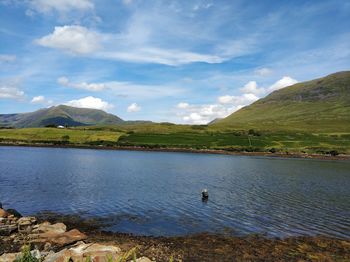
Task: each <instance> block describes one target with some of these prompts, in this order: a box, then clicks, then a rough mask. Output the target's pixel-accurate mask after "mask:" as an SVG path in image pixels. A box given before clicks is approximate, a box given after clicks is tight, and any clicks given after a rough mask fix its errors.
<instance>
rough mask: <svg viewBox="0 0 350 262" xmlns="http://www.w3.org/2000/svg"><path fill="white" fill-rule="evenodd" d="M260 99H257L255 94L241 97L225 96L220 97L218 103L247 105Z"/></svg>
mask: <svg viewBox="0 0 350 262" xmlns="http://www.w3.org/2000/svg"><path fill="white" fill-rule="evenodd" d="M258 99H259V97H257V96H256V95H255V94H242V95H240V96H230V95H225V96H220V97H218V102H219V103H220V104H223V105H225V104H226V105H227V104H233V105H247V104H250V103H252V102H254V101H256V100H258Z"/></svg>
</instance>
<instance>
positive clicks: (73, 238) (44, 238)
mask: <svg viewBox="0 0 350 262" xmlns="http://www.w3.org/2000/svg"><path fill="white" fill-rule="evenodd" d="M29 237H30V238H31V242H33V243H51V244H53V245H57V246H66V245H69V244H72V243H75V242H77V241H80V240H84V239H86V238H87V236H86V235H85V234H83V233H81V232H80V231H79V230H77V229H73V230H71V231H68V232H64V233H59V234H57V233H55V232H46V233H42V234H31V235H29Z"/></svg>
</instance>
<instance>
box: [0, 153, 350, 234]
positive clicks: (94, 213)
mask: <svg viewBox="0 0 350 262" xmlns="http://www.w3.org/2000/svg"><path fill="white" fill-rule="evenodd" d="M203 188H208V191H209V200H208V201H207V202H202V200H201V190H202V189H203ZM0 202H2V203H3V205H4V206H5V207H6V208H15V209H17V210H18V211H19V212H21V213H22V214H25V215H29V214H36V213H39V212H42V211H53V212H58V213H62V214H80V215H82V216H83V217H88V218H90V217H98V218H103V219H105V220H106V221H108V222H109V223H111V225H110V226H109V227H108V228H107V229H108V230H112V231H117V232H127V233H134V234H139V235H156V236H160V235H162V236H172V235H185V234H191V233H199V232H213V233H224V234H232V235H238V236H243V235H247V234H252V233H259V234H264V235H266V236H269V237H288V236H296V235H317V234H322V235H328V236H333V237H340V238H350V162H348V161H322V160H311V159H307V160H306V159H281V158H268V157H250V156H229V155H214V154H191V153H170V152H169V153H168V152H137V151H112V150H111V151H108V150H92V149H91V150H90V149H60V148H30V147H0Z"/></svg>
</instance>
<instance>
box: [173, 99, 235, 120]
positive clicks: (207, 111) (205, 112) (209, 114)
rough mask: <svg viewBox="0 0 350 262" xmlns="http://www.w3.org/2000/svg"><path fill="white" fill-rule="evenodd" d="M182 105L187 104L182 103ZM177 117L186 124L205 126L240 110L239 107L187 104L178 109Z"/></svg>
mask: <svg viewBox="0 0 350 262" xmlns="http://www.w3.org/2000/svg"><path fill="white" fill-rule="evenodd" d="M183 104H188V103H184V102H183ZM177 108H178V109H180V111H178V112H177V116H178V117H180V118H181V119H182V121H184V122H185V123H188V124H198V125H203V124H207V123H208V122H210V121H211V120H213V119H215V118H223V117H226V116H228V115H230V114H231V113H233V112H234V111H236V110H238V109H239V108H241V107H240V106H225V105H220V104H209V105H191V104H188V106H187V107H185V108H179V107H177Z"/></svg>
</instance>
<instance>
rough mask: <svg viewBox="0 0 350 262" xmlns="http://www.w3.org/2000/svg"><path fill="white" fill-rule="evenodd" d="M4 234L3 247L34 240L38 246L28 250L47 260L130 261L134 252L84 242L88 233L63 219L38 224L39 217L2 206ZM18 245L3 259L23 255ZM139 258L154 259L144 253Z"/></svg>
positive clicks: (0, 259) (3, 261)
mask: <svg viewBox="0 0 350 262" xmlns="http://www.w3.org/2000/svg"><path fill="white" fill-rule="evenodd" d="M0 235H1V236H2V237H0V247H1V242H3V241H5V242H6V243H8V245H10V246H11V245H12V244H14V243H17V246H21V245H28V244H31V245H32V246H35V247H36V249H35V250H32V251H30V249H29V247H28V246H27V254H29V255H31V256H32V257H35V258H37V259H38V260H39V261H44V262H66V261H70V262H78V261H79V262H81V261H91V262H97V261H98V262H109V261H119V259H120V258H123V259H124V260H123V261H127V259H129V258H130V256H131V255H134V253H130V252H127V253H122V251H121V249H120V248H119V247H118V246H116V245H103V244H98V243H85V242H82V240H86V239H87V236H86V235H85V234H84V233H82V232H80V231H79V230H78V229H72V230H69V231H67V226H66V225H65V224H63V223H50V222H43V223H40V224H38V221H37V219H36V218H35V217H21V216H20V214H19V213H18V214H17V215H16V216H15V214H13V213H10V212H7V211H5V210H4V209H2V208H0ZM72 245H73V246H72ZM18 249H19V248H17V251H18V252H15V253H5V254H1V253H0V254H1V256H0V262H13V261H15V260H16V259H18V258H20V257H21V256H23V254H22V253H21V252H19V251H20V250H18ZM54 251H58V252H54ZM0 252H1V249H0ZM23 252H24V251H23ZM137 261H138V262H149V261H151V260H149V259H148V258H146V257H141V258H139V259H137Z"/></svg>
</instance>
